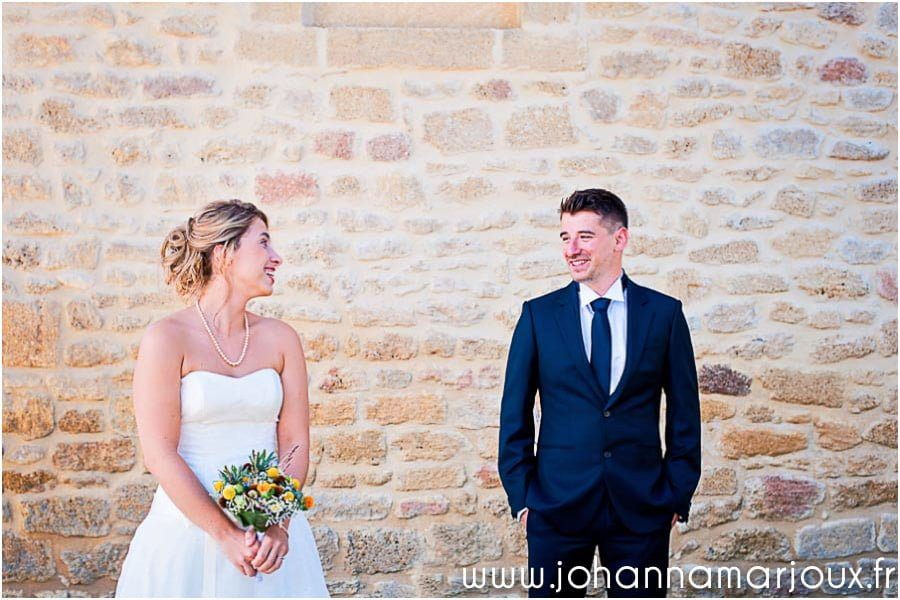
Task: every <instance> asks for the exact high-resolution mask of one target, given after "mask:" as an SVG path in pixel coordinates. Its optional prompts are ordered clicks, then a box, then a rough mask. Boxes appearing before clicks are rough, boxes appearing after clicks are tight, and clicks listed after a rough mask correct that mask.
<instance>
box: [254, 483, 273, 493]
mask: <svg viewBox="0 0 900 600" xmlns="http://www.w3.org/2000/svg"><path fill="white" fill-rule="evenodd" d="M271 487H272V484H270V483H267V482H265V481H260V482H259V483H257V484H256V489H257V490H258V491H259V493H260V494H265V493H266V492H268V491H269V488H271Z"/></svg>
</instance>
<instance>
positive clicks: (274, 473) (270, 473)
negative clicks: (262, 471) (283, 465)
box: [266, 467, 278, 479]
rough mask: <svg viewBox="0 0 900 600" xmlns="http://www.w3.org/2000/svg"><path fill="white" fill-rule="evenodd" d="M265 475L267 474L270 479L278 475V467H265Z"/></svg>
mask: <svg viewBox="0 0 900 600" xmlns="http://www.w3.org/2000/svg"><path fill="white" fill-rule="evenodd" d="M266 475H268V476H269V477H271V478H272V479H275V478H276V477H278V467H269V468H268V469H266Z"/></svg>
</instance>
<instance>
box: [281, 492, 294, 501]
mask: <svg viewBox="0 0 900 600" xmlns="http://www.w3.org/2000/svg"><path fill="white" fill-rule="evenodd" d="M282 498H284V500H285V502H293V501H294V494H293V493H291V492H285V493H284V496H282Z"/></svg>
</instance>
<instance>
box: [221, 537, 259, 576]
mask: <svg viewBox="0 0 900 600" xmlns="http://www.w3.org/2000/svg"><path fill="white" fill-rule="evenodd" d="M218 542H219V546H221V547H222V552H224V553H225V557H226V558H227V559H228V562H230V563H231V564H233V565H234V568H235V569H237V570H238V571H240V572H241V573H243V574H244V575H246V576H247V577H254V576H255V575H256V569H254V568H253V567H251V566H250V561H251V560H253V557H254V556H255V555H256V552H257V550H259V546H260V544H259V541H258V540H257V539H256V534H254V533H253V530H252V529H248V530H247V531H242V530H241V529H239V528H237V527H232V528H230V529H229V530H228V532H227V533H226V534H225V536H224V537H222V538H220V539H219V540H218Z"/></svg>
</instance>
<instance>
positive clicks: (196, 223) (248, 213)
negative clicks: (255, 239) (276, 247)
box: [159, 200, 269, 298]
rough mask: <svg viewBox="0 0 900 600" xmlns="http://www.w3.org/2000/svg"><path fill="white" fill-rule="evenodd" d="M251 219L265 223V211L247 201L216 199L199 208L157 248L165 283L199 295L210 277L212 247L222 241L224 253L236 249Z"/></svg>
mask: <svg viewBox="0 0 900 600" xmlns="http://www.w3.org/2000/svg"><path fill="white" fill-rule="evenodd" d="M253 219H261V220H262V222H263V223H265V224H266V227H268V226H269V219H268V218H267V217H266V215H265V213H263V212H262V211H261V210H259V209H258V208H256V206H254V205H253V204H251V203H250V202H241V201H240V200H220V201H216V202H210V203H209V204H207V205H206V206H204V207H203V208H201V209H200V210H199V211H197V213H196V214H195V215H194V216H193V217H191V218H190V219H188V220H187V222H186V223H183V224H181V225H179V226H177V227H176V228H175V229H173V230H172V231H170V232H169V235H167V236H166V241H164V242H163V245H162V248H160V251H159V253H160V257H161V258H162V265H163V271H164V273H165V277H166V283H167V284H169V285H172V286H174V287H175V291H176V292H178V294H179V295H180V296H182V297H186V298H192V297H194V296H196V295H197V294H199V293H200V291H201V290H203V288H204V287H205V286H206V284H207V283H209V280H210V279H211V278H212V275H213V250H214V249H215V247H216V246H217V245H219V244H223V245H224V246H225V251H226V252H228V251H230V250H236V249H237V248H238V247H239V244H240V238H241V236H242V235H244V233H245V232H246V231H247V229H248V228H249V227H250V225H251V224H252V223H253Z"/></svg>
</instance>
